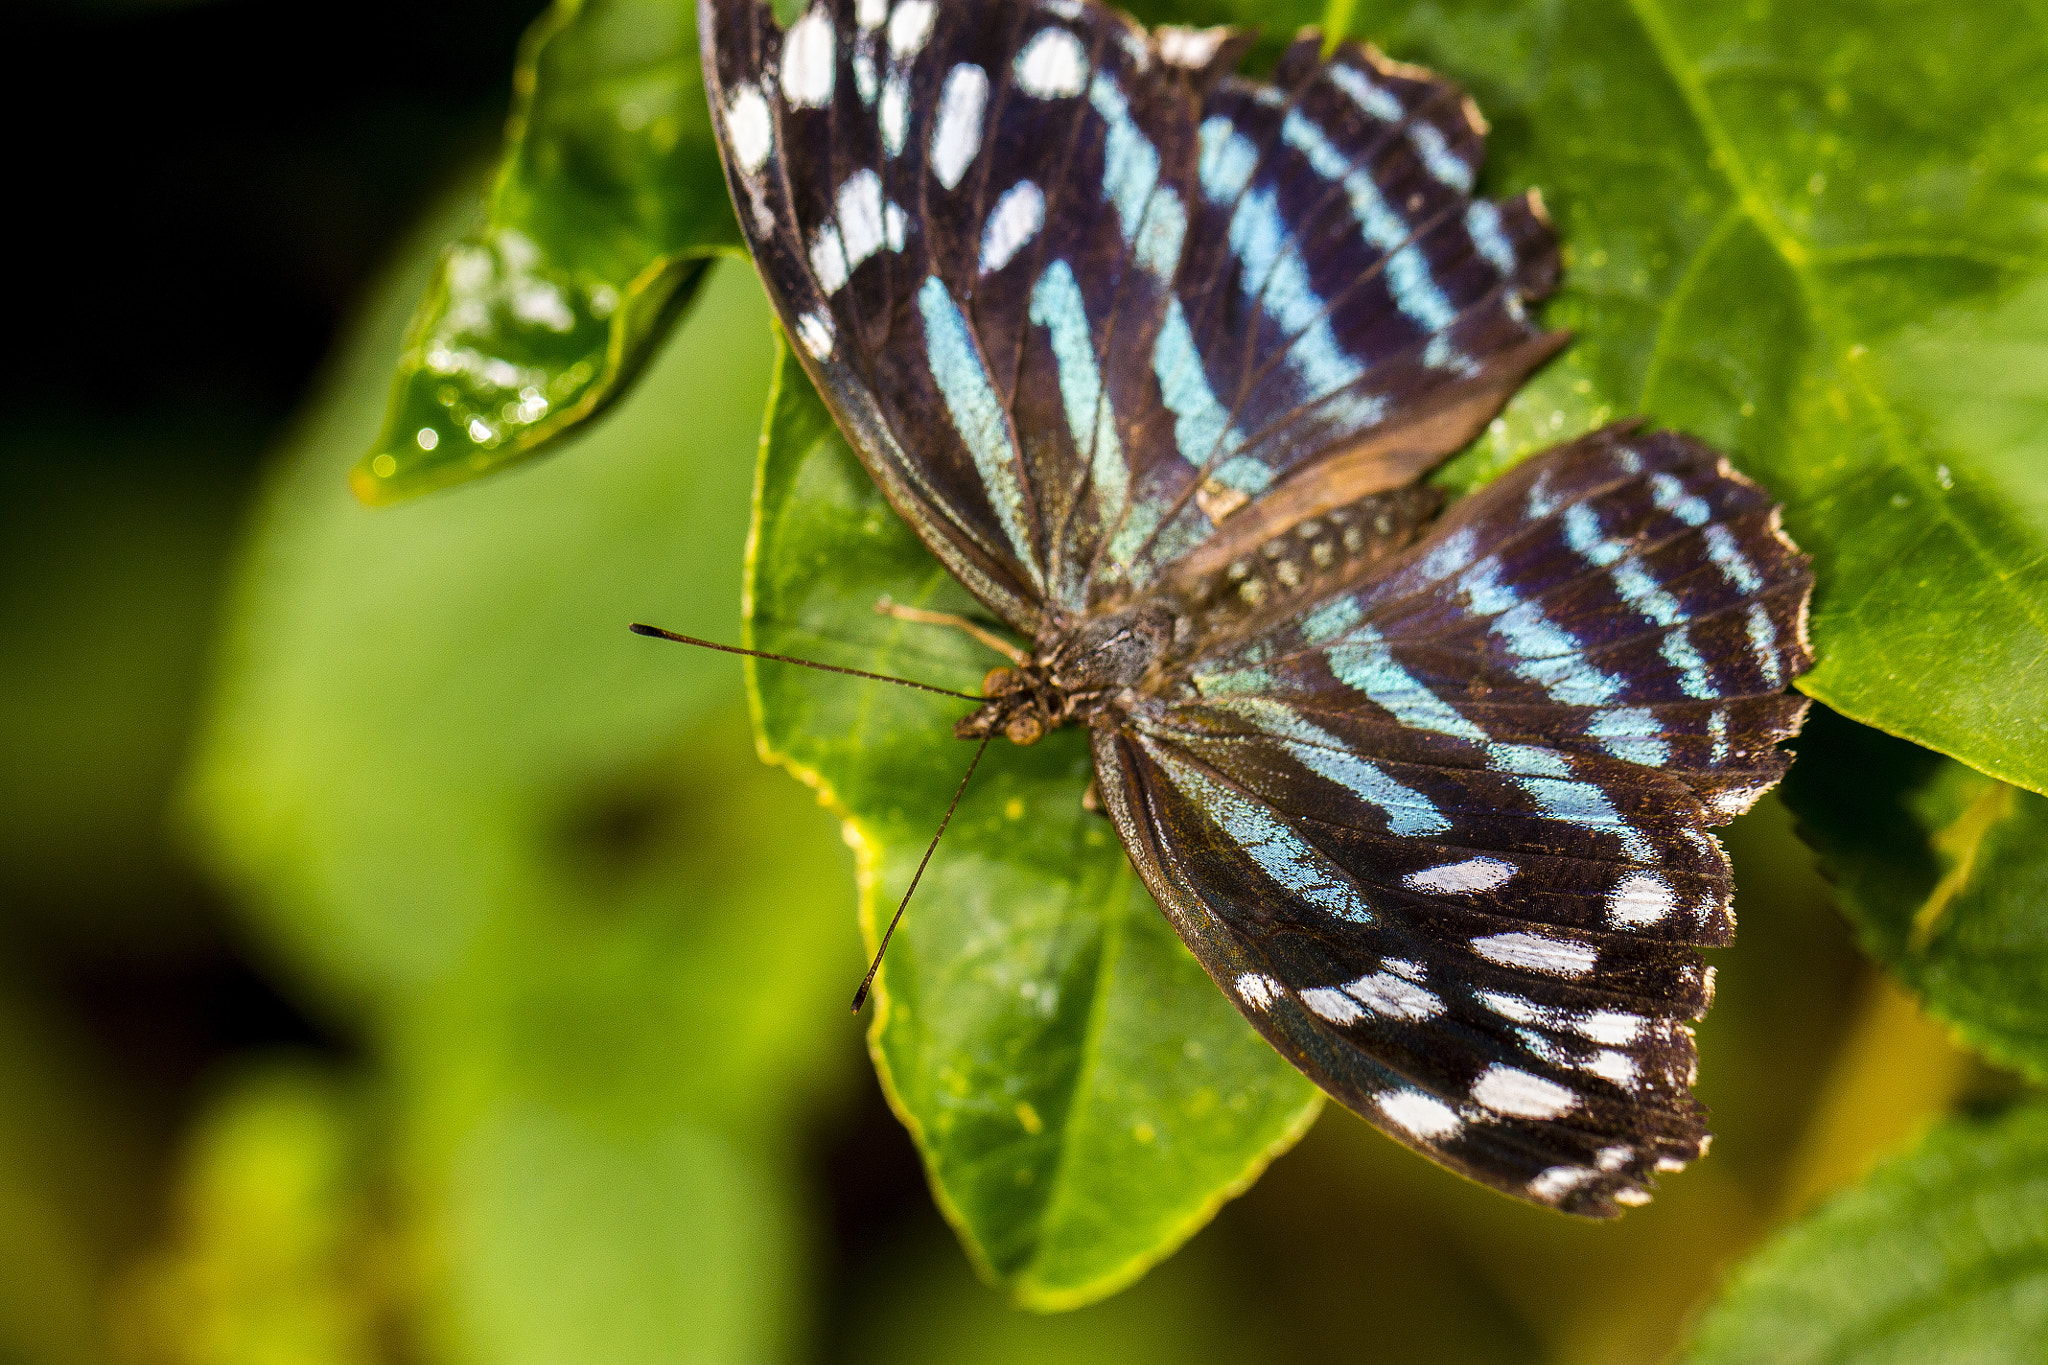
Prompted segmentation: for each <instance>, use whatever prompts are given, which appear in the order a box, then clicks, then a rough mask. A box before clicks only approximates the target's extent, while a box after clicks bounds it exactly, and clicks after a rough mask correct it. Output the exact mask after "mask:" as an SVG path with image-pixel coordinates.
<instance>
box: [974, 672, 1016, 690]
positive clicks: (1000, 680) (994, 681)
mask: <svg viewBox="0 0 2048 1365" xmlns="http://www.w3.org/2000/svg"><path fill="white" fill-rule="evenodd" d="M1016 677H1017V675H1016V674H1015V673H1014V672H1012V671H1011V670H1010V669H1007V668H991V669H990V670H989V671H988V673H987V675H986V676H984V677H983V678H982V680H981V695H982V696H984V697H993V696H995V695H996V694H997V693H1000V692H1007V691H1009V690H1010V684H1011V682H1013V681H1014V680H1015V679H1016Z"/></svg>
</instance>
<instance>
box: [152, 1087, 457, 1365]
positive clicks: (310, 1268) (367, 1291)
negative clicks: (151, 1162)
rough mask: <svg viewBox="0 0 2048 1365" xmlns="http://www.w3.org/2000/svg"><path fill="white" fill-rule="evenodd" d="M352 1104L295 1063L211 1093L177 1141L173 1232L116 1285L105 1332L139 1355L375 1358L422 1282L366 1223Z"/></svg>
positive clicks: (362, 1128) (313, 1361)
mask: <svg viewBox="0 0 2048 1365" xmlns="http://www.w3.org/2000/svg"><path fill="white" fill-rule="evenodd" d="M362 1109H363V1105H362V1103H361V1097H360V1095H358V1094H356V1093H353V1092H352V1090H351V1088H350V1087H348V1086H347V1085H345V1084H343V1083H341V1082H340V1081H338V1080H337V1079H336V1078H335V1077H334V1076H333V1075H331V1074H329V1073H328V1072H327V1071H325V1070H324V1069H323V1068H321V1067H319V1066H318V1065H316V1064H314V1063H312V1062H310V1061H308V1060H306V1059H303V1058H289V1059H287V1058H274V1059H271V1060H268V1061H265V1062H263V1063H260V1064H257V1065H255V1066H250V1067H247V1068H245V1069H244V1070H243V1071H241V1072H240V1073H239V1074H236V1075H235V1076H234V1077H233V1078H232V1081H231V1083H230V1084H229V1085H228V1086H227V1087H225V1088H224V1089H223V1091H222V1093H220V1094H217V1095H215V1096H213V1097H212V1098H211V1100H210V1102H209V1103H208V1105H207V1107H206V1108H205V1109H204V1110H203V1111H202V1112H201V1113H200V1115H199V1116H198V1120H197V1123H196V1125H195V1130H194V1132H193V1133H192V1134H191V1135H190V1136H189V1137H188V1138H187V1148H188V1150H187V1151H186V1152H185V1153H184V1156H183V1160H182V1162H181V1163H180V1165H181V1169H180V1171H179V1172H178V1175H177V1188H176V1198H175V1201H174V1217H173V1220H172V1226H171V1228H170V1233H169V1236H168V1237H167V1239H166V1241H165V1244H164V1245H163V1246H161V1247H159V1248H158V1249H157V1250H156V1251H155V1252H154V1253H153V1254H152V1255H151V1256H149V1257H148V1258H147V1259H146V1260H145V1261H144V1262H143V1263H142V1264H141V1265H140V1266H139V1267H138V1268H137V1270H136V1271H135V1272H134V1273H133V1274H131V1275H130V1276H129V1278H128V1281H127V1282H126V1283H125V1284H123V1285H122V1288H121V1293H120V1299H119V1301H118V1306H117V1312H116V1313H115V1315H114V1317H115V1321H116V1322H117V1323H118V1324H119V1330H120V1335H121V1336H122V1337H123V1338H125V1339H126V1342H127V1343H128V1344H130V1346H131V1349H133V1350H135V1351H136V1353H137V1355H138V1356H139V1357H141V1358H148V1356H147V1355H144V1354H143V1352H144V1351H145V1349H146V1350H147V1352H149V1353H150V1354H153V1355H155V1357H156V1358H157V1359H164V1360H237V1361H263V1360H279V1361H282V1360H291V1361H299V1362H304V1365H355V1363H356V1362H366V1361H371V1360H375V1359H377V1358H378V1354H379V1352H378V1342H379V1340H380V1339H388V1338H389V1336H390V1335H391V1333H392V1332H393V1331H394V1329H395V1328H396V1327H397V1319H398V1314H399V1310H400V1309H401V1308H402V1307H405V1306H409V1305H408V1304H406V1303H405V1301H406V1300H407V1299H409V1298H410V1297H411V1296H412V1295H413V1294H414V1293H416V1292H417V1287H418V1286H417V1277H416V1275H415V1274H414V1273H412V1272H413V1271H414V1269H415V1267H414V1266H412V1265H410V1264H408V1263H407V1260H406V1258H404V1257H402V1256H395V1255H393V1254H392V1251H393V1247H392V1238H391V1235H390V1229H389V1228H388V1227H387V1226H384V1220H383V1219H382V1218H380V1217H379V1216H378V1215H379V1208H378V1205H379V1203H380V1202H383V1201H380V1200H379V1199H378V1198H377V1196H378V1195H379V1194H380V1193H381V1191H380V1190H379V1189H378V1188H377V1187H376V1186H377V1177H378V1176H379V1175H380V1174H381V1173H380V1172H379V1171H377V1170H376V1169H375V1165H374V1161H373V1159H372V1158H371V1155H370V1151H369V1144H368V1141H367V1131H368V1129H369V1127H370V1125H369V1124H368V1123H367V1122H365V1118H364V1114H363V1113H362ZM372 1265H375V1266H377V1267H378V1271H379V1272H381V1273H366V1271H368V1268H369V1267H370V1266H372Z"/></svg>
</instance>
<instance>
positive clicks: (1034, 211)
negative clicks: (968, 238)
mask: <svg viewBox="0 0 2048 1365" xmlns="http://www.w3.org/2000/svg"><path fill="white" fill-rule="evenodd" d="M1044 226H1045V195H1044V194H1043V193H1041V192H1040V190H1039V188H1038V186H1037V185H1035V184H1033V183H1032V182H1031V181H1029V180H1019V181H1018V182H1017V183H1016V184H1014V185H1012V186H1010V188H1009V189H1007V190H1005V191H1003V197H1002V198H1001V199H998V200H997V201H996V206H995V208H994V209H993V210H992V211H991V212H990V213H989V215H988V223H987V225H986V226H984V227H983V228H982V230H981V273H982V274H984V275H992V274H994V273H995V272H996V271H998V270H1001V269H1002V268H1003V267H1004V266H1006V265H1008V264H1009V263H1010V262H1011V261H1012V260H1014V259H1016V255H1017V253H1018V252H1019V251H1022V250H1023V249H1024V247H1025V246H1026V244H1028V243H1029V242H1030V241H1031V239H1032V238H1033V237H1036V236H1037V235H1038V230H1039V229H1040V228H1042V227H1044Z"/></svg>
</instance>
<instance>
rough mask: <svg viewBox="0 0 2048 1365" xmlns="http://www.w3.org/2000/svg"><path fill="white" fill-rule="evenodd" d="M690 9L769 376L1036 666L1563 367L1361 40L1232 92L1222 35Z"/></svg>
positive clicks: (979, 5)
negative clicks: (818, 404)
mask: <svg viewBox="0 0 2048 1365" xmlns="http://www.w3.org/2000/svg"><path fill="white" fill-rule="evenodd" d="M701 10H702V17H701V23H702V32H703V35H704V43H705V52H706V68H707V76H708V78H709V89H710V94H711V99H712V106H713V111H714V118H715V119H716V121H717V123H718V126H719V131H720V145H721V148H722V149H723V150H724V153H725V157H726V165H727V172H728V176H729V178H730V180H731V183H732V188H733V193H734V199H735V202H736V204H737V205H738V206H739V210H740V221H741V225H742V227H743V229H744V230H745V231H746V233H747V235H748V238H749V242H750V245H751V246H752V247H753V250H754V255H755V259H756V261H757V263H759V265H760V266H761V268H762V273H763V276H764V278H765V279H766V281H767V283H768V287H769V290H770V293H771V295H772V296H773V297H774V298H775V301H776V303H777V306H778V309H779V311H780V312H781V314H782V316H783V317H784V319H785V320H786V322H787V324H788V326H789V330H790V332H791V335H792V338H793V340H794V342H795V344H796V346H797V348H798V351H799V353H800V354H801V355H802V356H803V357H804V361H805V364H806V365H807V367H808V368H809V370H810V373H811V374H812V376H813V378H814V379H815V380H816V381H817V382H818V385H819V388H820V390H821V392H822V393H823V394H824V395H825V397H826V399H827V401H828V403H829V404H830V406H831V407H832V408H833V410H834V413H835V415H836V416H837V417H838V418H839V419H840V422H841V424H842V426H843V427H845V428H846V429H847V430H848V432H849V433H850V434H851V435H852V437H853V438H854V444H855V446H856V448H857V450H858V452H859V454H860V456H861V458H862V460H863V461H864V462H865V463H866V464H867V466H868V467H869V469H870V471H871V472H873V473H874V475H875V477H876V478H877V480H878V481H879V482H880V484H881V485H882V487H883V489H884V491H885V492H886V493H888V495H889V497H890V499H891V501H892V503H893V504H894V505H895V506H896V507H897V508H898V510H899V511H901V512H903V513H904V515H905V516H906V518H907V519H908V520H909V521H910V522H911V523H912V525H913V526H915V527H916V528H917V530H918V532H919V534H920V535H921V536H922V537H923V538H924V539H925V541H926V543H927V544H929V545H931V546H932V548H933V549H934V550H935V552H937V553H938V554H939V555H940V556H941V558H942V559H943V560H944V561H945V562H946V564H947V566H948V567H949V568H951V569H952V570H953V571H954V572H955V573H956V575H958V576H959V577H960V578H961V579H962V581H963V582H964V583H965V584H966V585H967V586H968V587H969V588H970V589H971V590H972V591H974V592H975V593H976V595H977V596H979V597H980V598H981V599H982V600H983V601H984V602H985V603H987V604H988V605H989V606H990V607H991V608H992V609H993V610H995V611H997V612H998V613H999V614H1000V615H1001V616H1002V617H1003V618H1004V619H1005V620H1006V621H1008V622H1009V623H1010V624H1011V625H1012V626H1014V627H1016V628H1017V629H1019V630H1020V631H1022V632H1024V633H1025V634H1027V635H1030V636H1033V637H1034V638H1036V637H1041V636H1042V635H1043V634H1044V633H1045V631H1046V630H1047V629H1048V628H1049V627H1050V625H1051V624H1052V623H1053V622H1055V621H1057V620H1060V619H1066V620H1072V619H1074V618H1077V617H1079V616H1081V615H1083V614H1085V613H1087V612H1088V611H1090V610H1092V609H1094V608H1095V607H1097V606H1098V605H1099V604H1101V603H1102V602H1105V601H1108V600H1112V599H1118V598H1125V597H1128V596H1129V595H1130V594H1132V593H1136V592H1142V591H1146V590H1148V589H1151V588H1153V587H1154V586H1156V585H1158V584H1160V583H1161V581H1162V580H1163V579H1164V577H1165V576H1166V575H1167V574H1168V573H1169V572H1170V571H1171V570H1172V569H1173V568H1174V567H1175V566H1176V565H1177V564H1178V563H1179V562H1181V561H1183V560H1184V558H1185V557H1186V556H1187V555H1188V554H1189V552H1190V551H1191V550H1193V549H1195V548H1196V547H1197V546H1199V545H1202V544H1203V543H1204V542H1207V541H1210V540H1212V539H1213V540H1215V541H1217V542H1218V550H1217V553H1222V554H1225V555H1226V556H1227V554H1228V552H1229V551H1228V544H1227V542H1229V541H1231V540H1232V539H1234V538H1238V537H1239V536H1240V535H1241V533H1242V532H1245V531H1250V530H1255V527H1254V523H1257V522H1258V521H1259V519H1260V518H1261V517H1264V516H1267V515H1268V514H1269V513H1271V514H1272V515H1275V516H1279V517H1282V518H1287V517H1297V516H1299V515H1301V508H1302V507H1303V506H1305V505H1307V503H1312V502H1313V501H1314V500H1315V499H1317V498H1320V497H1324V496H1326V495H1327V494H1328V493H1329V492H1330V491H1331V490H1333V489H1334V490H1338V491H1340V492H1341V493H1342V498H1341V500H1342V501H1350V500H1352V499H1354V498H1356V497H1358V496H1361V495H1363V494H1365V493H1368V492H1371V491H1374V490H1375V489H1384V488H1391V487H1396V486H1399V485H1401V484H1404V483H1406V482H1408V481H1409V480H1410V479H1412V478H1413V477H1414V475H1415V474H1416V473H1417V472H1419V471H1420V470H1421V469H1423V468H1426V467H1427V466H1429V465H1430V464H1433V463H1434V462H1435V461H1436V460H1438V459H1440V458H1442V457H1443V456H1444V455H1446V454H1448V453H1449V452H1450V451H1451V450H1454V449H1456V448H1457V447H1458V446H1459V445H1461V444H1463V443H1464V441H1465V440H1467V439H1468V438H1469V437H1470V436H1471V435H1472V433H1473V432H1475V431H1476V430H1478V428H1479V427H1480V426H1481V425H1483V424H1484V422H1485V421H1486V420H1488V419H1489V418H1490V417H1491V416H1492V415H1493V413H1494V412H1495V411H1496V410H1497V409H1498V408H1499V406H1500V404H1501V403H1503V402H1504V401H1505V400H1506V398H1507V396H1508V394H1510V393H1511V392H1512V391H1513V389H1514V387H1515V386H1516V385H1517V384H1518V383H1519V382H1520V380H1521V379H1522V377H1523V376H1524V375H1525V374H1526V373H1527V372H1528V370H1529V369H1530V368H1532V367H1533V366H1534V365H1535V364H1537V363H1538V362H1540V361H1541V360H1542V359H1543V358H1544V357H1545V356H1547V355H1548V354H1550V353H1551V352H1552V351H1553V350H1554V349H1555V348H1556V346H1557V344H1558V342H1559V340H1560V338H1558V337H1555V336H1551V335H1547V334H1543V333H1541V332H1539V331H1538V330H1537V329H1536V328H1535V327H1534V326H1533V325H1532V324H1531V323H1530V322H1529V320H1528V319H1527V317H1526V316H1525V314H1524V312H1523V304H1524V301H1525V300H1528V299H1533V298H1535V297H1538V296H1540V295H1541V294H1542V293H1544V292H1546V291H1547V290H1548V289H1549V288H1550V287H1551V285H1552V283H1553V282H1554V279H1555V276H1556V271H1557V265H1556V248H1555V243H1554V241H1553V239H1552V235H1551V233H1550V231H1549V228H1548V226H1547V225H1546V224H1545V223H1544V222H1543V221H1542V218H1541V215H1540V210H1539V209H1538V208H1537V207H1536V205H1535V203H1534V201H1533V199H1529V198H1524V199H1519V200H1512V201H1508V202H1506V203H1502V204H1492V203H1488V202H1486V201H1483V200H1475V199H1473V198H1472V197H1471V190H1472V188H1473V181H1474V178H1475V175H1476V172H1477V167H1478V160H1479V154H1480V150H1481V146H1480V144H1481V133H1482V131H1483V125H1482V124H1481V123H1480V121H1479V120H1478V116H1477V114H1476V112H1475V111H1473V110H1472V108H1471V105H1470V103H1469V101H1467V100H1465V98H1464V97H1463V95H1462V94H1461V93H1460V92H1458V91H1457V90H1456V89H1455V88H1454V87H1452V86H1450V85H1449V84H1448V83H1446V82H1443V81H1441V80H1439V79H1437V78H1436V77H1434V76H1431V75H1429V74H1428V73H1426V72H1421V71H1419V70H1417V69H1415V68H1407V67H1401V66H1399V65H1397V64H1395V63H1390V62H1387V61H1386V60H1385V59H1383V58H1380V57H1378V56H1377V55H1376V54H1372V53H1369V52H1367V51H1366V50H1364V49H1362V48H1359V47H1357V46H1356V45H1346V46H1345V47H1344V48H1343V49H1341V50H1340V51H1339V52H1338V53H1337V54H1336V55H1335V57H1334V58H1333V59H1332V60H1331V61H1328V62H1325V61H1324V60H1322V58H1321V56H1320V53H1319V50H1318V47H1317V44H1316V43H1315V42H1314V41H1313V40H1312V39H1310V40H1304V41H1303V42H1301V43H1298V44H1297V45H1296V46H1295V47H1294V48H1293V49H1292V50H1290V52H1289V53H1288V55H1287V57H1286V58H1285V59H1284V60H1283V62H1282V63H1281V65H1280V67H1279V68H1278V70H1277V71H1276V73H1275V76H1274V79H1273V80H1271V81H1250V80H1245V79H1242V78H1239V77H1237V76H1235V75H1231V74H1228V71H1229V68H1230V67H1231V66H1232V65H1234V62H1235V59H1236V57H1237V56H1238V55H1239V54H1240V53H1241V52H1242V50H1243V48H1244V44H1245V39H1244V38H1243V37H1242V36H1240V35H1237V34H1235V33H1232V32H1230V31H1227V30H1206V31H1189V30H1173V29H1167V30H1160V31H1159V32H1157V33H1152V34H1148V33H1146V32H1145V31H1144V30H1143V29H1141V28H1139V27H1138V26H1137V25H1135V24H1133V23H1132V22H1131V21H1130V20H1129V19H1127V18H1125V17H1124V16H1122V15H1120V14H1118V13H1116V12H1115V11H1113V10H1110V9H1108V8H1107V7H1106V6H1102V5H1099V4H1094V3H1086V2H1085V0H948V3H945V4H938V3H935V0H893V3H891V0H815V3H813V4H812V5H811V6H810V7H809V8H808V9H806V10H804V11H803V13H802V14H801V15H800V16H798V17H797V18H796V19H795V20H794V21H793V22H792V23H791V24H790V26H789V27H788V29H787V30H784V29H782V28H780V27H778V26H777V24H776V23H775V21H774V19H773V17H772V14H771V11H770V8H769V6H768V5H767V4H765V3H762V0H702V5H701ZM1317 471H1322V472H1321V473H1320V474H1318V472H1317ZM1311 476H1313V477H1311ZM1304 500H1306V502H1305V501H1304ZM1219 531H1221V532H1222V533H1223V534H1219ZM1197 567H1199V566H1197Z"/></svg>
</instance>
